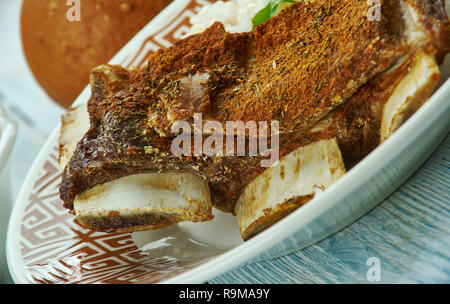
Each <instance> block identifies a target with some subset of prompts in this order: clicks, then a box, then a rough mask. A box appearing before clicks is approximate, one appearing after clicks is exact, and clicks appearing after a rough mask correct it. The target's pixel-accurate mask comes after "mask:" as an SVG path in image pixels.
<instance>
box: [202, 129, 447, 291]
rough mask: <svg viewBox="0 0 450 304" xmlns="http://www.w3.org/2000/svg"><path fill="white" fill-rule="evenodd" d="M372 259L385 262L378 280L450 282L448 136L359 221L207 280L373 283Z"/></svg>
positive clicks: (233, 281) (282, 245)
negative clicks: (299, 247)
mask: <svg viewBox="0 0 450 304" xmlns="http://www.w3.org/2000/svg"><path fill="white" fill-rule="evenodd" d="M277 247H280V248H283V247H287V245H286V244H283V243H281V244H280V245H278V246H277ZM371 257H377V258H379V260H380V262H381V272H380V274H381V280H380V281H379V282H380V283H450V135H447V137H446V139H445V140H444V142H443V143H442V144H441V146H440V147H439V149H438V150H437V151H436V152H435V153H434V154H433V156H432V157H431V158H430V159H429V160H428V161H427V162H426V163H425V164H424V165H423V166H422V167H421V168H420V169H419V170H418V171H417V172H416V173H415V174H414V175H413V176H412V177H411V178H410V179H409V180H408V181H407V182H406V183H405V184H404V185H403V186H402V187H400V188H399V189H398V190H397V191H396V192H395V193H394V194H392V195H391V196H390V197H389V198H388V199H386V200H385V201H384V202H383V203H382V204H380V205H379V206H378V207H377V208H375V209H374V210H372V211H371V212H370V213H369V214H367V215H366V216H364V217H363V218H361V219H360V220H358V221H357V222H355V223H353V224H352V225H350V226H348V227H347V228H345V229H343V230H342V231H340V232H338V233H336V234H335V235H333V236H331V237H329V238H328V239H326V240H323V241H321V242H319V243H317V244H315V245H313V246H310V247H308V248H306V249H303V250H299V251H297V252H295V253H292V254H289V255H287V256H283V257H277V258H273V259H268V260H265V261H262V262H257V263H253V264H249V265H245V266H243V267H241V268H238V269H236V270H233V271H230V272H228V273H225V274H223V275H221V276H219V277H216V278H214V279H212V280H210V281H209V283H371V282H369V281H368V280H367V272H368V270H369V266H367V260H368V259H369V258H371Z"/></svg>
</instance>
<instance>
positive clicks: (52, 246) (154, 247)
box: [7, 0, 450, 283]
mask: <svg viewBox="0 0 450 304" xmlns="http://www.w3.org/2000/svg"><path fill="white" fill-rule="evenodd" d="M207 3H208V2H207V1H204V0H177V1H174V2H173V3H172V4H171V5H170V6H169V7H168V8H167V9H165V10H164V11H163V12H162V13H161V14H160V15H158V16H157V17H156V18H155V19H154V20H153V21H152V22H151V23H150V24H148V25H147V26H146V27H145V28H144V29H143V30H142V31H141V32H139V33H138V34H137V35H136V37H135V38H133V39H132V40H131V41H130V42H129V43H128V44H127V45H126V46H125V47H124V48H123V49H122V50H121V51H120V52H119V53H118V54H117V55H116V56H115V57H114V58H113V59H112V61H111V63H114V64H121V65H123V66H127V67H130V66H136V65H141V64H142V63H143V62H144V60H145V58H146V57H147V54H148V52H149V51H151V50H156V49H158V48H160V47H167V46H170V45H171V44H172V43H173V42H175V41H177V40H179V39H180V38H181V37H182V36H183V35H184V33H185V32H186V31H187V29H188V28H189V17H191V16H192V15H194V14H195V12H196V11H198V9H199V8H200V7H201V6H203V5H205V4H207ZM449 63H450V62H449ZM449 67H450V65H449V64H446V66H445V69H446V70H450V69H449ZM447 78H448V74H446V73H444V79H445V80H446V79H447ZM442 83H443V84H442V85H441V86H440V88H439V89H438V91H437V92H436V93H435V94H434V95H433V96H432V97H431V98H430V100H429V101H428V102H427V103H426V104H425V105H424V106H423V107H422V108H421V109H420V110H419V111H418V112H417V113H416V114H415V115H414V116H413V117H412V118H411V119H410V120H409V121H408V122H407V123H405V124H404V125H403V126H402V127H401V128H400V129H399V130H398V131H397V132H396V133H395V134H394V135H393V136H391V138H389V139H388V140H387V141H386V142H384V143H383V144H382V145H381V146H380V147H379V148H377V149H376V150H375V151H374V152H373V153H371V154H370V155H369V156H368V157H366V158H365V159H364V160H363V161H362V162H360V163H359V164H358V165H357V166H355V167H354V168H353V169H352V170H350V171H349V172H348V173H347V174H346V175H345V176H344V177H343V178H342V179H340V180H339V181H338V182H336V183H335V184H334V185H333V186H332V187H330V188H329V189H327V190H326V191H325V192H323V193H322V194H321V195H320V196H317V197H316V198H315V199H314V200H312V201H311V202H309V203H308V204H306V205H305V206H303V207H302V208H300V209H298V210H297V211H295V212H294V213H292V214H291V215H289V216H288V217H286V218H285V219H283V220H282V221H280V222H279V223H277V224H276V225H274V226H272V227H270V228H269V229H267V230H265V231H264V232H263V233H261V234H259V235H257V236H256V237H254V238H252V239H251V240H249V241H247V242H245V243H244V242H242V241H241V239H240V235H239V231H238V229H237V225H236V221H235V220H234V218H233V217H232V216H230V215H225V214H220V213H218V214H217V215H216V219H215V220H214V221H212V222H209V223H201V224H193V223H183V224H180V225H177V226H173V227H170V228H166V229H162V230H158V231H147V232H139V233H125V234H106V233H98V232H92V231H89V230H86V229H84V228H82V227H81V226H80V225H79V224H78V223H77V222H76V220H75V219H74V217H73V216H72V215H70V214H69V213H68V212H67V210H65V209H64V208H62V202H61V201H60V199H59V196H58V187H59V184H60V178H61V170H60V169H59V167H58V165H57V147H58V143H57V140H58V133H59V127H57V128H55V131H54V132H53V133H52V134H51V136H50V138H49V139H48V141H47V143H46V144H45V146H44V147H43V148H42V151H41V152H40V154H39V155H38V157H37V159H36V160H35V162H34V164H33V166H32V168H31V169H30V172H29V173H28V176H27V178H26V180H25V182H24V184H23V187H22V189H21V191H20V194H19V195H18V199H17V201H16V204H15V206H14V210H13V213H12V216H11V220H10V223H9V229H8V240H7V256H8V264H9V268H10V271H11V274H12V276H13V279H14V281H15V282H17V283H30V282H32V283H154V282H164V283H186V282H190V283H200V282H204V281H206V280H208V279H210V278H213V277H214V276H217V275H219V274H221V273H223V272H226V271H228V270H231V269H232V268H234V267H237V266H239V265H241V264H243V263H246V262H249V261H255V260H258V259H265V258H269V257H273V256H278V255H283V254H287V253H289V252H291V251H294V250H298V249H301V248H304V247H306V246H308V245H311V244H313V243H315V242H317V241H319V240H321V239H323V238H325V237H327V236H329V235H331V234H333V233H335V232H336V231H338V230H340V229H342V228H343V227H345V226H346V225H349V224H350V223H352V222H353V221H355V220H356V219H358V218H359V217H361V216H362V215H364V214H365V213H367V212H368V211H369V210H370V209H372V208H373V207H375V206H376V205H377V204H379V203H380V202H381V201H382V200H383V199H385V198H386V197H387V196H388V195H389V194H391V193H392V192H393V191H394V190H395V189H397V187H399V186H400V185H401V184H402V183H403V182H404V181H405V180H406V179H407V178H408V177H409V176H411V174H412V173H413V172H414V171H415V170H416V169H417V168H418V167H419V166H420V165H421V164H422V163H423V162H424V161H425V160H426V159H427V158H428V157H429V155H430V154H431V153H432V152H433V151H434V150H435V148H436V147H437V146H438V144H439V143H440V142H441V141H442V139H443V137H444V136H445V135H446V134H447V133H448V131H449V125H450V115H449V114H450V81H446V82H445V83H444V82H442ZM89 95H90V91H89V88H86V89H85V90H84V91H83V93H82V94H81V95H80V97H79V98H78V99H77V101H76V102H75V104H81V103H84V102H86V101H87V99H88V98H89ZM206 232H207V233H206ZM217 240H219V241H217Z"/></svg>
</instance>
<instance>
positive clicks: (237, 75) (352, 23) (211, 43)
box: [60, 0, 407, 212]
mask: <svg viewBox="0 0 450 304" xmlns="http://www.w3.org/2000/svg"><path fill="white" fill-rule="evenodd" d="M397 3H398V2H397V1H384V2H383V4H384V5H383V6H382V8H383V12H385V14H384V15H385V18H383V19H382V21H381V22H370V21H368V20H367V18H366V11H367V7H366V2H365V1H350V0H348V1H322V0H317V1H310V2H309V3H305V2H300V3H297V4H294V5H292V6H290V7H288V8H287V9H285V10H284V11H283V12H282V13H281V14H280V15H279V16H277V17H276V18H273V19H271V20H270V21H268V22H266V23H265V24H263V25H262V26H259V27H257V28H256V29H255V30H254V31H252V32H249V33H242V34H229V33H226V32H225V31H224V28H223V26H222V25H221V24H220V23H216V24H214V25H212V26H211V27H210V28H209V29H207V30H206V31H205V32H204V33H202V34H198V35H194V36H191V37H188V38H186V39H184V40H181V41H179V42H177V43H176V44H175V45H174V46H173V47H170V48H168V49H164V50H159V51H158V52H156V53H154V54H153V55H151V56H150V58H149V60H148V65H147V66H146V67H145V68H142V69H139V70H132V71H127V70H125V69H123V68H120V67H117V66H108V67H105V70H101V69H100V70H94V71H93V73H92V76H91V86H92V96H91V99H90V100H89V102H88V112H89V115H90V121H91V127H90V129H89V131H88V132H87V133H86V134H85V136H84V137H83V139H82V140H81V141H80V143H79V144H78V145H77V148H76V151H75V153H74V155H73V157H72V159H71V161H70V163H69V164H68V165H67V166H66V168H65V171H64V174H63V181H62V185H61V187H60V196H61V199H62V200H63V201H64V206H65V207H66V208H68V209H73V200H74V198H75V196H76V195H78V194H80V193H82V192H83V191H85V190H87V189H90V188H92V187H94V186H96V185H99V184H102V183H105V182H108V181H112V180H114V179H117V178H119V177H123V176H126V175H130V174H136V173H139V172H148V171H155V172H160V171H172V170H174V171H176V170H186V171H189V172H194V173H196V174H199V175H201V176H203V177H204V178H205V179H206V180H207V181H208V183H209V186H210V189H211V198H212V202H213V205H214V206H215V207H217V208H218V209H220V210H222V211H225V212H234V205H235V202H236V199H237V198H238V196H239V195H240V193H241V192H242V190H243V188H244V187H245V185H247V184H248V183H250V182H251V181H252V180H253V179H254V178H255V177H256V176H258V175H259V174H261V173H262V172H263V170H264V168H261V167H260V165H259V164H260V159H259V158H258V157H211V158H205V157H175V156H173V155H172V154H171V152H170V151H171V150H170V146H171V142H172V139H173V138H171V137H170V136H171V135H170V134H168V133H167V130H168V128H170V124H171V121H170V115H167V114H168V113H170V112H171V110H173V108H174V107H177V106H179V104H177V100H178V95H179V89H180V82H181V81H182V80H184V79H186V77H192V76H193V75H195V74H203V73H206V74H207V75H208V79H207V81H206V87H204V88H202V90H203V94H204V96H202V99H201V100H202V101H203V102H205V103H208V104H207V106H204V107H201V109H202V111H204V113H202V114H204V116H205V119H210V120H216V121H219V122H222V123H223V122H225V121H228V120H232V121H234V120H242V121H249V120H254V121H271V120H278V121H280V126H281V132H282V133H281V138H280V149H281V150H280V157H283V156H284V155H287V154H289V153H290V152H292V151H293V150H294V149H296V148H298V147H300V146H302V145H306V144H308V143H309V142H311V141H315V140H318V139H323V138H330V137H332V136H334V134H333V132H334V131H333V130H327V131H325V132H318V133H314V132H309V133H307V134H306V135H305V131H306V130H308V129H309V128H311V127H312V126H313V125H314V124H315V123H316V122H317V121H318V120H320V119H322V118H323V117H325V116H326V115H327V114H329V113H330V112H331V111H332V110H334V109H336V108H337V107H339V106H340V105H342V104H343V103H344V102H345V101H346V100H347V99H348V98H349V97H351V96H352V95H353V94H354V93H355V92H356V91H357V90H358V89H359V88H360V87H361V86H362V85H363V84H364V83H366V82H367V81H368V80H369V79H371V78H372V77H374V76H375V75H377V74H378V73H380V72H382V71H384V70H386V69H387V68H389V67H390V66H391V65H392V64H393V63H395V62H396V61H397V60H398V59H399V58H400V57H401V56H402V55H404V54H405V52H406V49H407V46H406V45H405V41H404V40H403V38H402V37H401V29H399V26H401V25H398V24H397V23H398V22H397V21H398V20H397V19H396V18H398V16H395V14H390V13H389V12H396V11H398V7H397V6H398V4H397ZM344 37H345V38H344ZM187 119H189V117H187ZM161 135H165V136H161Z"/></svg>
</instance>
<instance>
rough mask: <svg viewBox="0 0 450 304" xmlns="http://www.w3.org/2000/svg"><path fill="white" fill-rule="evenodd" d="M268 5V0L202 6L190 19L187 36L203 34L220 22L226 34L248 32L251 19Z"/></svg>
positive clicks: (222, 2)
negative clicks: (190, 25)
mask: <svg viewBox="0 0 450 304" xmlns="http://www.w3.org/2000/svg"><path fill="white" fill-rule="evenodd" d="M268 3H269V0H230V1H218V2H215V3H214V4H212V5H208V6H204V7H203V8H202V9H201V10H200V12H199V13H198V14H197V15H195V16H194V17H192V18H191V20H190V21H191V23H192V27H191V29H190V32H189V35H192V34H197V33H201V32H203V31H204V30H205V29H207V28H208V27H210V26H211V25H212V24H213V23H214V22H216V21H220V22H221V23H222V24H223V25H224V27H225V30H226V31H227V32H230V33H242V32H249V31H251V30H252V28H253V24H252V19H253V17H254V16H255V15H256V14H257V13H258V12H259V11H260V10H261V9H263V8H264V7H266V6H267V4H268Z"/></svg>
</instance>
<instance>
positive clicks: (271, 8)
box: [252, 0, 295, 27]
mask: <svg viewBox="0 0 450 304" xmlns="http://www.w3.org/2000/svg"><path fill="white" fill-rule="evenodd" d="M283 2H286V3H295V1H294V0H270V2H269V3H268V4H267V6H266V7H265V8H263V9H262V10H260V11H259V12H258V13H257V14H256V15H255V17H253V19H252V22H253V27H255V26H257V25H260V24H262V23H264V22H265V21H267V20H269V19H271V18H272V17H273V16H275V14H276V12H277V9H278V6H279V5H280V4H281V3H283Z"/></svg>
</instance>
